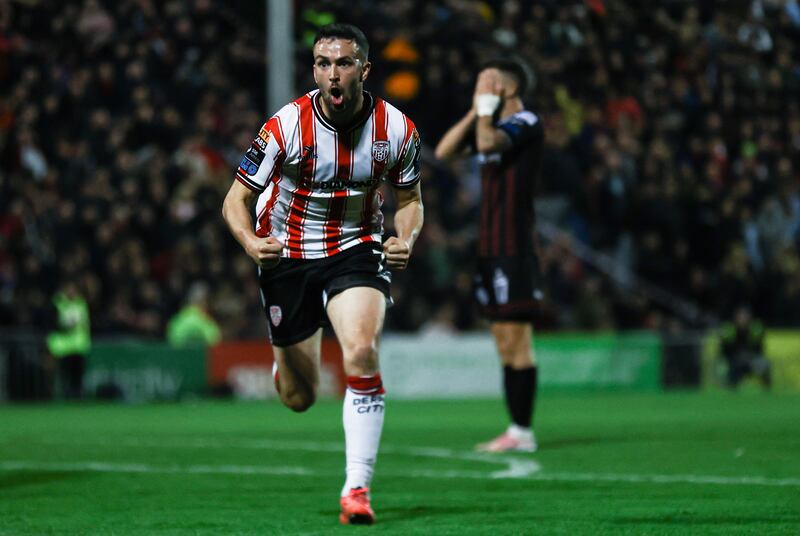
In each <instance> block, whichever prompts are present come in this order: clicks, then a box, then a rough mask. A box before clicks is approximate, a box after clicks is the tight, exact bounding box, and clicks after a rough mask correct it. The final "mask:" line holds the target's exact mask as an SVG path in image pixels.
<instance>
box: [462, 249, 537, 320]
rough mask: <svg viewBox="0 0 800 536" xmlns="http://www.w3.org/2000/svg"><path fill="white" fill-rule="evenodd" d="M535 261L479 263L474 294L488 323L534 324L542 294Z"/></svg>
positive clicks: (485, 260) (506, 259) (518, 259)
mask: <svg viewBox="0 0 800 536" xmlns="http://www.w3.org/2000/svg"><path fill="white" fill-rule="evenodd" d="M540 280H541V277H540V275H539V261H538V259H537V258H536V257H534V256H531V257H502V258H481V259H478V271H477V274H476V275H475V284H474V294H475V300H476V301H477V302H478V308H479V309H480V312H481V315H483V316H485V317H486V318H488V319H489V320H496V321H516V322H533V321H534V320H535V319H536V314H537V312H538V310H539V303H540V302H541V300H542V297H543V294H542V291H541V289H540V288H539V287H540Z"/></svg>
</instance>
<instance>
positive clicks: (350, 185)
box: [300, 178, 378, 192]
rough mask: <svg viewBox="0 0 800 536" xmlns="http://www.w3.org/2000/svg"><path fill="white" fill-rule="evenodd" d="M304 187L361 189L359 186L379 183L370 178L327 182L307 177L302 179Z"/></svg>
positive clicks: (367, 186)
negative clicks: (314, 180) (313, 180)
mask: <svg viewBox="0 0 800 536" xmlns="http://www.w3.org/2000/svg"><path fill="white" fill-rule="evenodd" d="M300 183H301V184H302V186H303V188H305V189H306V190H318V191H323V192H327V191H334V190H348V189H353V190H355V189H359V188H372V187H373V186H375V185H376V184H378V180H377V179H369V180H366V181H343V180H340V179H337V180H333V181H325V182H312V181H310V180H308V179H306V178H303V179H301V180H300Z"/></svg>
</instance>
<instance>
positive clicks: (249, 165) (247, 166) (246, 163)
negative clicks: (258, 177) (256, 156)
mask: <svg viewBox="0 0 800 536" xmlns="http://www.w3.org/2000/svg"><path fill="white" fill-rule="evenodd" d="M239 167H240V168H242V170H244V172H245V173H247V174H248V175H255V174H256V173H258V164H256V163H255V162H251V161H250V160H248V159H247V156H245V157H244V158H242V161H241V162H239Z"/></svg>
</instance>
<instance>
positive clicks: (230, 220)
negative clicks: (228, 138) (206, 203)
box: [222, 117, 284, 268]
mask: <svg viewBox="0 0 800 536" xmlns="http://www.w3.org/2000/svg"><path fill="white" fill-rule="evenodd" d="M279 134H280V131H279V127H278V126H277V119H276V118H274V117H273V118H272V119H270V120H269V121H267V122H266V123H265V124H264V126H262V127H261V130H260V131H259V133H258V136H256V137H255V138H254V139H253V143H252V144H251V145H250V148H249V149H247V152H245V154H244V157H243V158H242V161H241V162H240V163H239V169H237V171H236V179H235V180H234V181H233V184H232V185H231V187H230V189H229V190H228V194H227V195H226V196H225V201H224V202H223V203H222V217H223V218H224V219H225V223H227V224H228V229H230V231H231V234H232V235H233V236H234V238H236V240H237V241H238V242H239V244H241V246H242V247H243V248H244V250H245V252H247V254H248V255H249V256H250V258H251V259H253V261H255V263H256V264H258V265H259V266H261V267H262V268H271V267H273V266H275V265H276V264H278V262H279V261H280V255H281V250H282V249H283V248H282V247H281V244H280V242H278V240H276V239H275V238H273V237H271V236H266V237H261V236H257V235H256V233H255V231H254V230H253V228H254V226H253V218H252V216H251V207H252V206H253V203H254V202H255V200H256V199H257V198H258V196H259V195H260V194H261V192H263V191H264V190H265V189H266V187H267V184H268V182H269V180H270V177H272V175H273V173H274V172H275V171H276V170H277V169H278V166H280V165H281V163H282V160H281V158H280V157H281V155H283V154H284V146H283V142H282V141H279V139H278V138H279Z"/></svg>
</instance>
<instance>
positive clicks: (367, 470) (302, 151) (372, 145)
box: [222, 24, 423, 524]
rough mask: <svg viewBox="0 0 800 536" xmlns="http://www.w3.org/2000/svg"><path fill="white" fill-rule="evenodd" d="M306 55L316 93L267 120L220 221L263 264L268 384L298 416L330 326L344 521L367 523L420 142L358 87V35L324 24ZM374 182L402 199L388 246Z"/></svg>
mask: <svg viewBox="0 0 800 536" xmlns="http://www.w3.org/2000/svg"><path fill="white" fill-rule="evenodd" d="M313 55H314V67H313V69H314V80H315V81H316V83H317V86H318V89H316V90H314V91H311V92H310V93H307V94H305V95H304V96H302V97H300V98H299V99H297V100H295V101H294V102H291V103H289V104H287V105H286V106H284V107H283V108H281V109H280V110H279V111H278V113H276V114H275V115H274V116H272V118H270V119H269V120H268V121H267V122H266V123H265V124H264V126H263V127H262V128H261V131H260V132H259V133H258V136H256V137H255V139H254V140H253V143H252V145H251V146H250V148H249V149H248V150H247V152H246V153H245V155H244V158H243V159H242V161H241V164H240V165H239V169H238V171H237V174H236V180H235V181H234V182H233V184H232V185H231V188H230V190H229V192H228V194H227V196H226V198H225V202H224V204H223V209H222V212H223V215H224V217H225V221H226V222H227V224H228V227H229V228H230V231H231V233H232V234H233V235H234V236H235V237H236V239H237V240H238V241H239V243H240V244H241V245H242V247H243V248H244V250H245V251H246V252H247V254H248V255H249V256H250V257H251V258H252V259H253V260H254V261H255V262H256V264H257V265H258V266H259V278H260V285H261V298H262V303H263V305H264V310H265V313H266V315H267V318H268V322H267V325H268V328H269V336H270V341H271V343H272V346H273V348H274V351H275V359H276V365H277V368H276V370H275V384H276V387H277V389H278V392H279V393H280V398H281V401H282V402H283V403H284V404H285V405H286V406H288V407H289V408H291V409H293V410H294V411H298V412H300V411H305V410H307V409H308V408H309V407H310V406H311V405H312V404H313V403H314V400H315V397H316V392H317V386H318V383H319V360H320V341H321V333H322V329H321V326H322V325H324V324H327V323H330V325H332V327H333V330H334V332H335V333H336V336H337V338H338V339H339V343H340V345H341V347H342V352H343V356H344V370H345V374H346V375H347V390H346V393H345V399H344V408H343V424H344V433H345V446H346V481H345V484H344V487H343V488H342V493H341V500H340V505H341V515H340V518H339V519H340V521H341V522H342V523H344V524H348V523H349V524H369V523H372V522H374V519H375V515H374V513H373V510H372V508H371V506H370V496H369V485H370V480H371V478H372V473H373V468H374V465H375V460H376V457H377V453H378V445H379V442H380V436H381V430H382V428H383V413H384V388H383V384H382V382H381V375H380V372H379V367H378V339H379V335H380V332H381V329H382V327H383V320H384V312H385V309H386V302H387V301H388V300H390V294H389V291H390V283H391V279H392V275H391V272H390V271H389V269H395V270H402V269H404V268H405V267H406V265H407V263H408V260H409V257H410V255H411V250H412V248H413V246H414V241H415V240H416V238H417V235H418V234H419V232H420V229H421V228H422V221H423V207H422V198H421V194H420V185H419V180H420V163H419V155H420V139H419V135H418V133H417V130H416V128H415V127H414V123H413V122H412V121H411V120H410V119H409V118H408V117H406V116H405V115H404V114H403V113H402V112H400V111H399V110H398V109H397V108H395V107H394V106H392V105H391V104H389V103H387V102H385V101H383V100H382V99H380V98H379V97H375V96H372V95H370V94H369V93H367V92H365V91H364V90H363V85H364V81H365V80H366V79H367V76H368V75H369V72H370V67H371V64H370V62H369V60H368V57H369V44H368V43H367V39H366V37H365V36H364V34H363V33H362V32H361V30H359V29H358V28H356V27H355V26H351V25H348V24H331V25H328V26H325V27H323V28H322V29H320V31H319V33H318V34H317V36H316V37H315V39H314V48H313ZM382 180H386V181H388V182H389V184H390V185H391V186H392V187H393V191H394V194H395V197H396V199H397V211H396V213H395V216H394V223H395V228H396V230H397V236H396V237H391V238H389V239H387V240H386V241H385V242H384V243H383V245H381V233H382V230H383V215H382V214H381V210H380V207H381V204H382V201H383V200H382V197H381V194H380V192H378V186H379V185H380V183H381V181H382ZM254 201H255V210H256V212H255V214H256V215H257V219H256V222H255V225H254V222H253V220H252V217H251V213H250V210H251V206H252V204H253V202H254ZM254 228H255V230H254Z"/></svg>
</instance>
